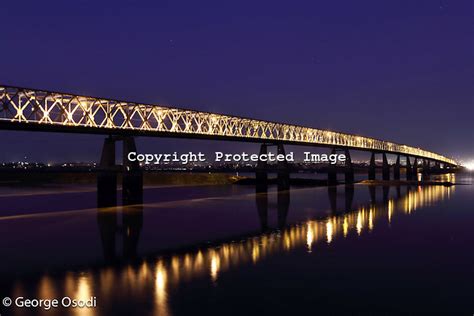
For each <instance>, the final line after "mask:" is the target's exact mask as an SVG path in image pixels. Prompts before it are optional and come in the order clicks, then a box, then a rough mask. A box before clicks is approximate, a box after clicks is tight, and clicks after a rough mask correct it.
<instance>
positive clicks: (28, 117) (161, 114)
mask: <svg viewBox="0 0 474 316" xmlns="http://www.w3.org/2000/svg"><path fill="white" fill-rule="evenodd" d="M1 121H8V122H13V123H15V122H16V123H27V124H40V125H44V126H63V127H64V126H70V127H88V128H94V129H112V130H113V129H117V130H130V131H141V132H159V133H161V134H163V133H164V134H182V135H183V136H186V135H187V136H189V137H192V136H193V135H202V136H208V137H209V138H212V136H216V137H219V138H224V139H225V138H226V137H228V138H229V139H235V138H239V139H243V140H245V139H252V140H261V141H262V142H271V141H283V142H285V143H295V144H296V143H299V144H301V143H308V144H314V145H322V146H335V147H351V148H356V149H361V150H375V151H386V152H391V153H399V154H405V155H411V156H418V157H422V158H429V159H433V160H437V161H440V162H445V163H448V164H452V165H457V162H456V161H455V160H453V159H450V158H447V157H444V156H442V155H439V154H436V153H433V152H430V151H426V150H423V149H420V148H415V147H410V146H406V145H401V144H396V143H392V142H387V141H382V140H378V139H374V138H369V137H363V136H357V135H352V134H345V133H339V132H333V131H328V130H321V129H316V128H308V127H302V126H297V125H290V124H284V123H275V122H269V121H262V120H255V119H249V118H241V117H236V116H229V115H222V114H214V113H207V112H198V111H191V110H183V109H178V108H170V107H163V106H158V105H151V104H141V103H134V102H125V101H116V100H110V99H103V98H94V97H86V96H79V95H72V94H66V93H57V92H49V91H41V90H32V89H25V88H18V87H9V86H0V122H1Z"/></svg>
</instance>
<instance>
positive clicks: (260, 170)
mask: <svg viewBox="0 0 474 316" xmlns="http://www.w3.org/2000/svg"><path fill="white" fill-rule="evenodd" d="M266 154H267V145H266V144H262V145H260V155H266ZM255 180H256V189H257V193H260V192H262V193H263V192H267V190H268V173H267V162H266V161H261V160H258V162H257V170H256V172H255Z"/></svg>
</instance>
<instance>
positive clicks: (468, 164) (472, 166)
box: [464, 160, 474, 170]
mask: <svg viewBox="0 0 474 316" xmlns="http://www.w3.org/2000/svg"><path fill="white" fill-rule="evenodd" d="M464 167H466V169H467V170H474V160H470V161H467V162H466V163H464Z"/></svg>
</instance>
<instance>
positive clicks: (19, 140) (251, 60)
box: [0, 0, 474, 161]
mask: <svg viewBox="0 0 474 316" xmlns="http://www.w3.org/2000/svg"><path fill="white" fill-rule="evenodd" d="M0 12H1V25H2V28H1V29H2V32H1V35H0V48H1V49H0V57H1V64H2V67H1V71H0V83H1V84H8V85H17V86H25V87H31V88H39V89H49V90H57V91H65V92H72V93H78V94H85V95H92V96H103V97H112V98H117V99H126V100H132V101H138V102H146V103H160V104H163V105H175V106H181V107H186V108H192V109H196V110H206V111H214V112H220V113H226V114H235V115H242V116H249V117H255V118H260V119H268V120H275V121H283V122H289V123H294V124H301V125H307V126H312V127H319V128H330V129H334V130H338V131H345V132H351V133H358V134H362V135H366V136H373V137H377V138H382V139H386V140H391V141H395V142H400V143H405V144H409V145H414V146H420V147H423V148H425V149H428V150H432V151H436V152H439V153H442V154H445V155H449V156H454V157H455V158H461V159H463V160H471V159H474V147H473V146H472V140H473V139H474V132H473V127H472V126H473V122H474V115H473V114H474V102H473V101H474V90H473V88H472V85H473V82H474V81H473V80H474V61H473V60H474V59H473V57H474V56H473V55H474V54H473V38H474V37H473V35H474V34H473V15H474V14H473V7H472V1H470V0H458V1H448V0H444V1H439V0H427V1H417V0H408V1H400V0H393V1H380V0H374V1H364V0H362V1H353V0H351V1H349V0H347V1H316V0H313V1H286V2H278V1H255V0H253V1H222V0H221V1H169V2H168V1H111V2H106V1H97V0H95V1H64V0H62V1H37V0H35V1H1V2H0ZM0 135H2V139H3V145H2V150H1V151H0V161H10V160H16V159H24V158H23V157H25V156H26V157H27V160H29V161H37V160H41V161H95V160H97V159H98V155H99V153H100V147H101V142H102V139H103V136H97V135H96V136H91V135H73V134H67V135H62V134H46V133H31V132H11V131H9V132H5V131H0ZM138 145H139V149H140V151H152V152H162V151H167V150H175V149H177V150H180V151H189V150H196V149H197V150H199V149H200V147H203V146H205V147H207V148H215V149H216V150H217V149H219V150H221V149H222V150H234V151H235V150H238V149H249V150H257V146H256V145H244V144H243V145H238V146H235V144H229V143H217V142H214V143H213V142H207V141H175V140H169V139H168V140H164V139H159V138H146V139H140V140H139V142H138ZM209 146H210V147H209Z"/></svg>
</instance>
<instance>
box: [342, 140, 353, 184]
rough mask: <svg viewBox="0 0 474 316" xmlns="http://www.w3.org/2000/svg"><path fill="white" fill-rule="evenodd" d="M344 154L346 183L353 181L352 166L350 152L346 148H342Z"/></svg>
mask: <svg viewBox="0 0 474 316" xmlns="http://www.w3.org/2000/svg"><path fill="white" fill-rule="evenodd" d="M344 154H345V155H346V163H345V169H346V170H345V182H346V184H352V183H354V168H353V166H352V159H351V153H350V152H349V149H348V148H346V149H344Z"/></svg>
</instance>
